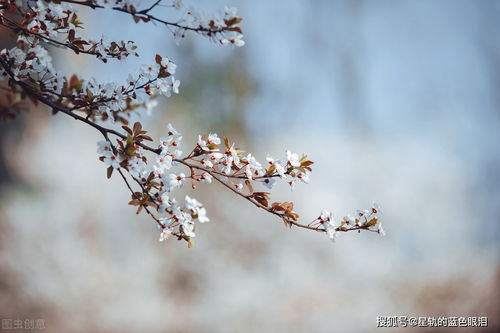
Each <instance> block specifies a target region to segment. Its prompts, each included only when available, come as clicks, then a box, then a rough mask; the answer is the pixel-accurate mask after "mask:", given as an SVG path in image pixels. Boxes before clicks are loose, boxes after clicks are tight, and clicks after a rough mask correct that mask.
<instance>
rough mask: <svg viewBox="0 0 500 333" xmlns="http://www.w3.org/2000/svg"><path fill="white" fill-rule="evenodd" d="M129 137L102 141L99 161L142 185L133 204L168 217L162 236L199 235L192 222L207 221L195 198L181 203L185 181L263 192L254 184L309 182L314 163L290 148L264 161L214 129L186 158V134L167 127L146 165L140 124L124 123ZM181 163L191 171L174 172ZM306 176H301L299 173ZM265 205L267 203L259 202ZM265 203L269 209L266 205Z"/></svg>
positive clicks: (254, 193) (142, 132) (161, 224)
mask: <svg viewBox="0 0 500 333" xmlns="http://www.w3.org/2000/svg"><path fill="white" fill-rule="evenodd" d="M125 129H126V130H127V132H128V134H129V135H128V137H127V138H123V140H121V141H119V146H118V147H116V148H115V147H113V146H112V145H111V143H110V142H108V141H101V142H98V149H97V153H98V154H99V155H100V159H101V160H102V161H103V162H104V163H105V164H106V165H107V166H109V167H111V168H113V169H119V168H123V169H125V170H127V171H128V173H129V174H130V175H131V176H132V177H133V179H134V180H135V181H136V182H137V183H139V184H140V185H141V187H142V188H143V189H147V190H146V191H143V193H142V194H141V195H142V200H143V201H142V202H141V201H140V200H138V199H137V198H136V197H135V194H133V199H135V200H133V201H132V204H133V205H144V206H150V207H154V208H155V209H156V211H157V213H158V214H161V215H166V216H162V217H161V219H160V222H161V223H160V224H159V226H160V228H161V240H165V239H166V238H168V235H171V234H173V233H175V234H176V235H181V236H182V237H188V238H189V239H191V238H192V237H194V236H195V228H194V221H195V220H197V221H199V222H201V223H203V222H208V221H209V219H208V217H207V216H206V210H205V208H203V207H202V205H201V204H200V203H199V202H198V201H197V200H196V199H194V198H190V197H186V199H185V201H186V204H185V206H184V207H181V206H180V205H179V204H178V201H177V200H176V198H175V196H174V191H175V190H176V189H178V188H181V187H182V186H183V185H184V184H185V182H186V181H190V182H191V186H192V187H193V189H194V188H196V185H195V183H197V182H201V183H212V181H213V179H214V178H216V179H217V180H218V181H220V182H222V183H224V184H226V185H227V186H228V187H231V188H233V189H234V190H235V191H236V192H238V193H240V192H242V191H243V188H244V184H246V185H247V187H248V191H249V192H250V193H249V194H248V195H249V196H252V195H256V194H257V196H255V198H256V199H255V202H258V198H260V197H259V195H260V194H259V193H264V192H255V191H254V190H253V186H252V185H251V182H253V183H260V184H262V185H264V186H266V187H267V188H269V189H271V188H272V187H273V186H274V184H275V183H276V179H282V180H284V181H286V182H287V183H288V184H290V185H291V186H292V187H293V185H294V183H295V180H296V179H300V180H302V181H303V182H308V181H309V173H310V171H311V168H310V165H311V164H312V162H311V161H308V160H307V158H306V156H304V155H303V156H302V157H299V155H298V154H294V153H292V152H290V151H286V154H285V159H284V162H281V161H280V160H276V159H274V158H272V157H269V156H268V157H267V164H265V165H263V164H261V163H260V162H258V161H257V159H256V158H255V157H254V156H253V155H252V154H250V153H247V154H246V153H244V152H243V151H242V150H241V149H239V148H237V147H236V146H235V144H234V143H230V142H229V140H228V139H227V138H224V140H222V139H221V138H220V137H219V136H218V135H217V134H216V133H210V134H208V135H203V134H200V135H199V136H198V141H197V143H196V145H195V147H194V148H193V149H192V151H191V153H190V154H189V155H187V156H186V157H182V150H181V142H182V135H181V134H180V133H179V132H178V131H177V130H176V129H175V128H174V127H173V126H172V125H171V124H168V125H167V127H166V135H165V136H162V137H161V138H160V139H159V143H158V148H157V149H156V150H155V151H154V152H155V153H156V157H155V162H154V163H153V162H152V163H150V164H148V163H146V161H147V160H148V159H147V157H146V156H145V150H144V149H143V148H142V147H141V145H138V144H136V141H137V140H139V141H140V140H141V138H144V134H145V131H142V127H141V126H140V124H138V123H137V124H135V125H134V128H133V129H129V128H128V127H125ZM177 165H183V166H185V167H188V168H190V171H191V173H190V174H188V175H186V174H184V173H182V172H180V173H174V172H172V171H171V169H172V168H173V167H174V166H177ZM300 175H302V176H300ZM261 205H263V203H261ZM263 207H267V204H266V205H264V206H263Z"/></svg>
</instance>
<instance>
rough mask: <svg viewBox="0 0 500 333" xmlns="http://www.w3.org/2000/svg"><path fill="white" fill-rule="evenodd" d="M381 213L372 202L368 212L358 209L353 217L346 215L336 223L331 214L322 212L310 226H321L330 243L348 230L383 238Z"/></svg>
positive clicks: (325, 211)
mask: <svg viewBox="0 0 500 333" xmlns="http://www.w3.org/2000/svg"><path fill="white" fill-rule="evenodd" d="M382 213H383V211H382V208H381V207H380V205H379V204H377V203H376V202H374V203H373V205H372V208H371V209H370V210H368V209H358V210H357V211H356V214H354V216H351V215H346V216H344V217H343V218H342V219H341V220H340V221H339V222H337V221H335V219H334V217H333V214H332V213H331V212H329V211H327V210H322V211H321V214H320V216H319V217H318V218H317V219H316V220H315V221H313V223H311V225H313V224H314V223H316V224H319V225H321V226H322V227H323V228H324V230H326V234H327V235H328V237H329V238H330V240H331V241H332V242H335V239H336V238H337V237H338V236H339V235H340V233H341V232H345V231H349V230H361V229H364V230H369V231H372V232H376V233H379V234H381V235H382V236H385V230H384V228H383V227H382V222H381V221H380V218H379V214H382Z"/></svg>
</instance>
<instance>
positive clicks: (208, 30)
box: [61, 0, 243, 46]
mask: <svg viewBox="0 0 500 333" xmlns="http://www.w3.org/2000/svg"><path fill="white" fill-rule="evenodd" d="M61 2H65V3H70V4H74V5H80V6H86V7H89V8H92V9H97V8H100V9H102V8H106V7H105V6H103V5H99V4H96V3H95V2H93V1H91V0H88V1H76V0H61ZM160 2H161V1H156V2H155V3H154V4H153V5H152V6H150V7H149V8H146V9H143V10H137V9H136V8H135V7H134V6H124V7H120V6H113V7H111V8H110V9H112V10H115V11H118V12H121V13H125V14H129V15H131V16H132V17H133V18H134V21H135V22H136V23H137V22H139V21H143V22H149V21H153V22H157V23H161V24H163V25H165V26H167V27H174V28H177V29H179V31H193V32H196V33H203V34H205V35H207V36H209V37H213V36H215V35H217V34H223V33H225V32H237V33H239V34H241V33H242V30H241V28H240V27H238V26H237V24H238V23H240V22H241V18H239V17H237V16H235V15H234V16H230V17H228V18H226V19H225V24H223V25H217V24H216V20H210V21H209V23H208V25H205V26H204V25H203V24H202V22H198V21H200V20H199V19H198V18H197V17H196V20H195V22H196V23H197V24H198V25H196V26H190V25H187V24H181V23H179V22H170V21H166V20H164V19H161V18H159V17H157V16H154V15H152V14H149V12H150V11H151V10H152V9H153V8H155V7H156V6H158V5H159V4H160ZM187 14H188V15H193V13H192V12H188V13H187ZM228 14H233V13H228ZM180 37H184V36H180ZM220 42H221V43H222V44H226V43H227V44H229V43H231V44H235V45H237V46H242V45H243V44H241V41H240V38H239V37H236V38H232V39H221V40H220ZM239 44H241V45H239Z"/></svg>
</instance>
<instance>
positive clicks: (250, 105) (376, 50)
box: [0, 0, 500, 333]
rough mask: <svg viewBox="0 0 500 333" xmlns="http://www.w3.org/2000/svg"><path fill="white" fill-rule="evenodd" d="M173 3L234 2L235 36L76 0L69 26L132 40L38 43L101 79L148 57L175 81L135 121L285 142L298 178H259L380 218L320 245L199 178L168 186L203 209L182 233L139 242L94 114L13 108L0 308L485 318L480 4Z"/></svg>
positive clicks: (495, 6) (233, 316) (2, 161)
mask: <svg viewBox="0 0 500 333" xmlns="http://www.w3.org/2000/svg"><path fill="white" fill-rule="evenodd" d="M147 3H148V1H144V4H145V5H146V4H147ZM189 4H193V5H195V6H196V7H197V8H200V9H201V10H202V11H203V12H206V13H207V14H210V13H213V12H215V11H216V10H218V9H219V8H222V6H223V5H226V4H227V5H231V6H236V7H238V9H239V14H240V15H241V16H242V17H243V18H244V21H243V24H242V26H243V28H244V31H245V40H246V45H245V46H244V47H243V48H240V49H231V48H223V47H220V46H218V45H216V44H214V43H211V42H209V41H208V40H206V39H205V38H201V37H199V36H196V35H190V36H189V37H188V38H187V39H186V40H183V41H182V42H181V44H180V45H176V44H175V43H174V42H173V40H172V38H171V34H170V32H168V30H166V29H164V28H163V27H159V26H157V27H155V26H153V25H151V24H137V25H136V24H134V23H133V21H132V20H131V19H130V17H128V16H126V15H121V14H120V13H113V12H107V11H102V10H97V11H87V10H85V9H84V8H82V9H81V10H80V13H81V15H82V16H83V17H85V18H86V21H85V22H86V34H88V36H93V37H94V38H97V37H100V36H101V34H104V35H105V36H107V37H109V38H110V39H125V40H129V39H130V40H134V41H136V42H137V44H138V45H139V47H140V49H139V51H140V55H141V56H140V58H138V59H131V60H128V61H127V62H123V63H114V62H112V63H109V64H107V65H104V64H101V63H98V62H96V61H94V60H93V59H92V58H91V57H85V56H74V55H72V54H70V53H69V52H64V51H61V50H53V55H54V57H55V64H56V66H57V68H60V69H61V70H62V71H64V72H66V73H73V72H76V73H78V75H80V76H83V77H88V78H89V77H91V76H95V77H97V78H98V79H100V80H105V81H106V80H115V81H122V80H125V78H126V76H127V74H128V73H136V72H137V71H138V69H139V67H140V65H141V64H143V63H150V62H152V61H153V59H154V55H155V54H156V53H160V54H162V55H167V56H169V57H170V58H171V59H172V60H174V61H175V62H176V63H177V65H178V71H177V75H176V77H178V78H179V79H180V80H181V91H180V94H179V95H175V96H173V97H172V98H171V99H168V100H167V101H162V102H161V104H160V106H159V107H158V108H157V109H156V110H155V111H154V112H153V115H152V116H151V117H145V118H143V119H142V121H143V123H144V125H145V127H146V128H148V129H149V130H151V133H152V134H153V135H154V137H156V138H158V137H159V136H161V135H162V134H163V133H164V131H165V127H164V125H165V124H166V123H168V122H171V123H172V124H173V125H174V127H176V129H178V130H179V131H181V132H182V133H183V134H184V141H185V143H184V147H185V150H188V147H190V146H191V147H192V145H193V144H194V143H195V141H196V135H197V134H198V133H200V132H204V133H208V132H214V131H215V132H217V133H219V134H220V135H226V136H228V137H229V138H231V139H232V140H234V141H236V142H238V143H239V146H240V147H241V148H243V149H245V150H247V151H251V152H253V153H254V155H255V156H257V158H258V159H260V160H264V159H265V157H266V154H267V153H270V154H271V155H273V156H276V157H282V156H283V155H284V151H285V149H290V150H292V151H295V152H298V153H302V152H304V153H307V154H308V156H309V158H310V159H311V160H313V161H315V162H316V164H315V165H314V166H313V167H314V168H313V170H314V171H313V173H312V181H311V184H309V185H303V184H298V186H297V188H296V190H295V191H294V192H290V191H289V189H288V188H286V187H285V186H283V187H278V188H276V190H275V193H274V196H273V199H276V200H280V201H284V200H292V201H294V202H295V205H296V206H295V207H296V210H297V211H298V212H299V213H300V214H301V216H302V217H304V218H305V219H309V218H310V217H311V218H314V217H315V216H317V215H318V213H319V211H320V210H321V209H329V210H332V211H333V212H334V213H335V215H336V216H337V218H339V217H342V216H343V215H345V214H347V213H350V212H352V211H353V210H354V209H356V208H365V207H366V208H368V207H369V206H370V205H371V203H372V201H377V202H379V203H380V204H381V205H382V206H383V208H384V211H385V213H384V215H383V221H384V222H383V223H384V227H385V229H386V231H387V236H386V237H379V236H377V235H375V234H371V233H361V234H355V233H348V234H343V235H341V237H340V238H339V239H338V242H336V243H335V244H332V243H330V242H329V241H328V239H327V238H326V237H325V236H324V235H319V234H316V233H312V232H307V231H304V230H297V229H292V230H288V229H285V228H284V227H283V224H282V223H281V222H280V221H279V220H277V219H275V218H273V217H272V216H269V215H268V214H265V213H264V212H262V211H260V210H258V209H256V208H255V207H253V206H250V205H249V204H248V203H247V202H245V201H244V200H242V199H241V198H239V197H235V196H234V195H231V193H228V192H227V191H225V189H224V188H222V187H221V186H219V185H217V184H213V185H211V186H200V187H199V189H198V190H196V191H192V190H191V189H189V188H186V189H184V190H183V191H184V192H182V193H187V194H189V195H194V196H196V198H198V199H199V200H200V201H202V202H203V203H204V204H205V206H206V207H207V209H208V212H209V216H210V218H211V222H210V223H208V224H204V225H201V227H199V229H198V233H197V237H196V244H195V246H194V247H193V248H192V249H187V248H186V246H185V243H181V242H175V241H169V242H165V243H159V242H158V231H157V230H156V227H155V225H154V223H153V222H152V221H151V220H149V219H148V218H147V217H146V216H145V215H139V216H136V215H135V214H134V209H133V208H132V207H130V206H127V202H128V200H129V193H128V191H127V189H126V187H125V186H124V184H123V183H122V181H121V179H119V177H113V178H112V179H111V180H107V179H106V168H105V166H104V165H103V164H102V163H101V162H100V161H99V160H98V156H97V154H96V153H95V149H96V144H95V142H96V141H98V140H101V138H100V136H99V135H100V134H99V133H98V132H96V131H95V130H93V129H92V128H90V127H88V126H85V125H83V124H81V123H78V122H75V121H73V120H71V119H69V118H68V117H65V116H63V115H57V116H51V115H50V112H48V110H45V109H43V108H34V109H32V110H31V111H30V112H28V113H25V114H23V115H22V117H19V118H18V119H16V120H15V121H12V122H9V123H6V124H1V125H0V146H1V147H0V148H1V155H0V315H1V317H2V318H13V319H18V318H20V319H26V318H43V319H44V321H45V327H46V331H49V332H137V331H147V332H186V333H187V332H371V331H372V330H373V329H374V328H375V327H376V318H377V316H396V315H397V316H399V315H404V316H417V317H418V316H436V317H437V316H466V317H467V316H488V317H489V328H488V329H481V331H491V332H497V331H498V330H499V329H500V326H499V325H500V322H499V320H498V318H499V316H498V314H499V313H500V311H499V310H500V302H499V299H500V294H499V286H500V269H499V268H500V266H499V253H500V251H499V239H500V227H499V217H498V212H497V211H498V209H499V208H500V189H499V186H500V172H499V170H500V152H499V148H498V145H499V142H500V130H499V129H500V112H499V107H500V97H499V95H498V91H499V88H500V57H499V56H500V42H499V39H498V32H499V28H500V20H499V18H500V3H499V2H495V1H480V2H478V1H451V0H450V1H439V2H433V1H398V2H394V1H299V0H290V1H263V0H256V1H243V0H231V2H230V3H227V2H222V1H219V0H214V1H209V2H208V1H201V0H200V1H191V2H189V3H188V2H187V1H185V5H186V6H187V5H189ZM184 9H186V8H184ZM162 11H163V12H164V13H162ZM157 13H158V14H161V15H163V14H164V15H165V17H176V16H177V15H180V13H178V12H175V11H172V9H169V8H160V9H158V11H157ZM0 33H1V34H2V35H1V36H2V47H7V46H8V45H9V43H11V40H10V39H9V36H8V35H7V34H6V32H5V31H3V30H2V31H0ZM179 171H180V170H179ZM194 192H195V193H194ZM180 197H183V195H182V196H181V195H180ZM399 330H401V331H404V332H407V331H412V329H410V328H404V329H402V328H400V329H399ZM399 330H398V329H392V331H395V332H396V331H399ZM414 330H417V329H414ZM418 330H421V331H430V329H424V328H422V329H418ZM436 330H438V331H440V332H441V331H447V330H446V329H443V328H441V329H436ZM469 330H470V329H468V331H469Z"/></svg>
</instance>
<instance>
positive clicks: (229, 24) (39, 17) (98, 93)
mask: <svg viewBox="0 0 500 333" xmlns="http://www.w3.org/2000/svg"><path fill="white" fill-rule="evenodd" d="M61 2H62V3H67V4H77V5H82V6H87V7H90V8H93V9H96V8H104V7H109V5H111V7H113V8H112V9H114V10H117V11H120V12H125V13H128V14H130V15H132V16H133V17H134V20H135V21H136V23H137V22H138V21H141V20H142V21H144V22H148V21H156V22H160V23H163V24H165V25H166V26H173V27H177V29H178V30H177V31H176V32H174V37H175V35H176V34H178V36H177V37H179V34H181V36H180V37H183V36H184V35H183V32H184V31H186V30H191V31H196V32H198V33H201V34H202V35H205V36H208V37H213V38H218V40H219V41H220V42H221V44H233V45H235V46H242V45H243V44H244V42H243V41H242V40H241V37H242V36H241V35H236V36H233V38H230V39H226V37H224V35H225V33H234V34H241V29H240V28H239V27H238V26H237V25H238V24H239V23H240V22H241V18H239V17H238V16H236V11H235V10H233V9H228V8H226V10H225V14H224V16H223V17H216V18H215V19H212V20H203V19H202V18H201V16H198V15H196V14H195V13H193V12H192V11H188V12H187V13H186V14H185V17H184V18H183V19H181V20H180V21H178V22H175V23H172V22H167V21H163V20H162V19H159V18H157V17H155V16H153V15H151V14H150V12H151V11H152V10H153V9H154V8H155V7H157V6H159V5H160V3H161V2H162V1H161V0H157V1H154V2H153V4H151V5H150V6H149V7H147V8H145V9H143V10H137V9H136V8H135V6H134V4H135V3H136V2H135V1H134V0H126V1H124V0H92V1H72V0H68V1H64V0H62V1H57V3H54V2H45V1H40V2H32V6H31V5H30V1H27V2H19V1H16V0H0V25H3V26H5V27H7V28H8V29H10V30H12V31H13V32H14V33H16V34H18V40H17V46H16V47H14V48H11V49H9V50H6V49H4V50H2V51H0V79H2V78H5V79H6V81H7V84H8V87H4V88H5V89H6V93H5V96H6V97H7V100H8V103H3V102H2V103H0V117H1V118H7V117H12V114H13V113H12V111H10V110H15V109H17V108H19V107H18V103H19V102H20V101H22V100H23V99H25V97H28V98H29V99H31V100H32V101H33V102H34V103H35V104H37V103H41V104H44V105H46V106H48V107H50V108H51V109H52V111H53V113H58V112H61V113H63V114H65V115H67V116H70V117H72V118H73V119H75V120H78V121H80V122H83V123H85V124H87V125H89V126H91V127H93V128H95V129H96V130H98V131H99V132H100V133H101V134H102V135H103V137H104V139H105V140H104V141H99V142H98V150H97V152H98V154H99V156H100V157H99V160H101V161H102V162H104V163H105V164H106V165H107V166H108V168H107V176H108V178H110V177H111V176H112V174H113V171H114V170H117V171H118V173H119V174H120V176H121V178H122V179H123V181H124V182H125V184H126V186H127V188H128V189H129V191H130V193H131V199H132V200H131V201H130V202H129V205H132V206H137V211H136V213H137V214H139V213H140V212H141V210H145V211H146V213H147V214H148V215H150V216H151V218H152V219H153V220H154V221H155V222H156V224H157V225H158V227H159V228H160V229H161V234H160V241H163V240H165V239H168V238H169V237H171V236H174V237H177V239H179V240H181V239H182V240H185V241H187V242H188V244H189V246H191V245H192V244H193V237H195V229H196V227H195V221H197V222H199V223H205V222H208V221H209V218H208V217H207V216H206V209H205V208H204V207H203V205H202V204H201V203H200V202H199V201H197V200H196V199H194V198H190V197H189V196H186V197H185V203H184V205H181V204H179V202H178V201H177V199H176V198H175V197H173V196H172V193H173V191H174V190H175V189H176V188H180V187H182V186H183V184H184V182H186V181H188V182H191V186H192V188H193V189H195V188H196V183H197V182H200V183H212V181H213V179H215V181H216V182H218V183H220V184H222V185H223V186H224V187H226V188H227V189H229V190H230V191H231V192H232V193H234V194H237V195H238V196H240V197H242V198H244V199H245V200H247V201H249V202H250V203H252V204H253V205H254V206H256V207H258V208H260V209H263V210H265V211H266V212H268V213H271V214H272V215H275V216H277V217H279V218H280V219H281V220H282V221H283V222H284V224H285V226H286V227H290V228H291V227H292V226H296V227H298V228H302V229H306V230H312V231H316V232H320V233H326V234H327V235H328V237H329V238H330V239H331V240H335V238H336V237H337V236H338V235H339V234H340V233H343V232H349V231H358V232H360V231H361V230H367V231H370V232H376V233H381V234H383V233H384V231H383V228H382V225H381V223H380V221H379V217H378V214H380V213H381V209H380V207H379V206H378V205H376V204H374V205H373V206H372V208H371V209H370V210H358V211H357V212H356V214H355V215H354V216H350V215H348V216H345V217H344V218H342V219H341V221H339V222H336V221H335V220H334V218H333V215H332V214H331V213H330V212H328V211H322V212H321V214H320V215H319V216H318V217H317V218H315V219H314V220H312V221H311V222H309V223H307V224H304V223H301V222H300V221H299V215H298V214H297V213H296V212H295V211H294V210H293V208H294V204H293V203H292V202H272V203H271V196H270V192H262V191H257V190H254V185H257V186H260V185H263V186H266V187H267V188H268V189H272V187H273V186H274V185H275V184H276V183H277V181H279V180H282V181H284V182H286V183H287V184H288V185H290V187H291V188H292V189H293V187H294V186H295V184H296V182H298V181H301V182H303V183H308V182H309V175H310V173H311V172H312V169H311V165H312V164H313V162H312V161H310V160H308V159H307V156H306V155H302V156H299V155H298V154H295V153H292V152H290V151H288V150H287V151H286V157H285V159H284V160H283V161H282V160H279V159H274V158H273V157H270V156H268V157H267V158H266V161H267V163H266V164H264V165H263V164H261V163H259V162H258V161H257V159H256V158H255V157H254V156H252V154H250V153H245V152H244V151H243V150H241V149H239V148H237V147H235V144H234V143H232V142H231V141H229V139H228V138H224V140H223V144H222V140H221V139H220V138H219V137H218V135H217V134H215V133H210V134H208V135H206V134H201V135H199V136H198V141H197V143H196V145H195V146H194V148H193V149H192V150H191V151H190V153H189V154H188V155H187V156H184V157H182V156H183V154H182V151H181V150H180V143H181V140H182V135H181V134H180V133H178V132H177V131H176V130H175V129H174V128H173V127H172V125H170V124H168V125H167V135H166V136H163V137H161V138H160V139H159V144H158V145H157V147H154V146H152V145H148V144H146V143H145V142H146V141H153V139H152V138H151V137H149V136H148V135H147V131H145V130H144V129H143V128H142V125H141V124H140V123H139V122H136V123H134V124H133V126H131V127H128V119H130V116H131V114H132V113H133V112H137V111H138V110H143V109H146V110H150V109H151V108H152V107H153V104H154V100H153V98H155V97H156V96H158V95H165V96H167V97H170V95H171V93H178V92H179V90H178V88H179V84H180V82H179V81H178V80H176V79H175V78H174V77H173V76H172V75H173V74H174V72H175V69H176V65H175V64H174V63H173V62H171V61H170V60H169V59H168V58H165V57H162V56H160V55H156V57H155V63H154V64H152V65H146V66H143V67H141V70H140V73H139V74H138V75H137V76H135V77H134V76H130V75H129V77H128V78H127V81H126V84H125V85H119V84H116V83H99V82H97V81H96V80H95V79H92V80H89V81H84V80H82V79H79V78H78V77H77V76H76V75H73V76H71V77H70V78H68V77H65V76H63V75H61V74H59V73H58V72H56V71H55V69H54V68H53V66H52V62H51V57H50V55H49V54H48V51H47V50H46V49H45V48H44V47H43V46H42V45H44V44H45V43H42V42H46V43H50V44H55V45H57V46H61V47H64V48H68V49H71V50H73V51H75V52H77V53H86V54H92V55H95V56H96V57H97V58H99V59H101V60H102V61H104V62H106V61H105V58H103V55H106V56H108V57H116V58H121V57H124V56H127V55H128V54H130V52H131V51H132V50H134V46H131V45H133V42H131V41H129V42H127V43H124V42H121V44H118V43H116V42H112V43H106V42H104V39H103V38H102V39H101V40H100V41H98V42H94V41H91V40H89V41H85V40H83V39H81V38H80V37H79V36H78V35H77V34H76V29H80V28H81V27H82V22H80V21H79V19H78V16H77V15H76V11H75V10H73V9H72V8H71V6H69V5H61V4H60V3H61ZM172 6H173V7H175V8H177V9H178V7H180V0H174V2H173V4H172ZM4 10H5V11H6V12H7V13H12V12H14V13H19V14H20V17H22V18H23V20H20V21H19V22H17V21H14V20H11V19H10V18H8V17H6V16H5V15H4ZM61 34H62V35H63V37H64V40H62V41H61V40H60V38H59V39H56V37H58V36H59V37H60V36H61ZM64 34H65V35H64ZM28 37H33V38H32V39H30V38H28ZM84 45H90V46H89V47H87V48H85V47H84ZM115 51H116V52H117V53H115ZM167 78H168V80H167ZM0 87H2V86H0ZM5 89H4V90H5ZM4 111H5V112H4ZM81 112H83V113H84V115H80V114H79V113H81ZM14 116H15V113H14ZM98 120H100V121H102V122H105V121H107V120H112V121H117V122H121V123H122V124H123V126H122V129H123V130H124V132H120V131H118V130H114V129H111V128H108V127H105V126H103V125H100V124H99V123H97V121H98ZM110 136H113V139H114V140H115V141H116V142H115V143H114V142H113V141H112V140H111V138H110ZM146 153H148V155H151V154H149V153H153V154H152V155H153V158H154V159H155V161H156V162H153V163H151V162H150V161H149V158H150V156H146ZM176 165H182V166H184V167H186V168H187V169H188V170H189V171H190V174H189V175H188V176H186V175H185V174H184V173H179V174H175V173H167V171H168V170H169V169H171V168H172V167H173V166H176ZM125 172H126V173H127V174H128V175H129V177H130V179H132V180H133V181H134V182H135V183H137V185H138V186H139V188H140V190H139V191H134V189H133V188H132V185H131V182H130V181H129V179H128V177H127V176H126V175H125ZM245 187H246V190H244V188H245Z"/></svg>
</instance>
